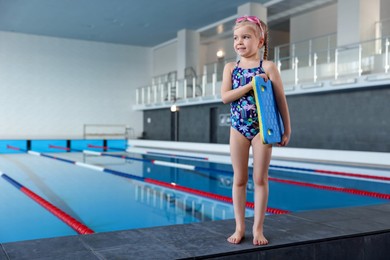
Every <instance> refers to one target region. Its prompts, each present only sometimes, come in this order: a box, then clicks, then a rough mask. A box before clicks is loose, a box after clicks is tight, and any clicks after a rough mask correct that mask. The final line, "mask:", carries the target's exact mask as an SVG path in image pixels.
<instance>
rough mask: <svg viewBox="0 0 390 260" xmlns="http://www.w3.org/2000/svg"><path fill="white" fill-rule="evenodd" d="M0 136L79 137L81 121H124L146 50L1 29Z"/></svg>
mask: <svg viewBox="0 0 390 260" xmlns="http://www.w3.org/2000/svg"><path fill="white" fill-rule="evenodd" d="M0 39H1V41H0V93H1V95H0V104H1V117H0V125H1V127H0V139H10V138H16V139H19V138H20V139H29V138H31V139H38V138H40V139H45V138H48V139H50V138H69V139H70V138H81V137H82V131H83V124H85V123H93V124H96V123H99V124H127V125H129V126H130V127H133V128H134V129H135V133H136V135H137V136H138V135H140V133H141V132H142V131H143V123H142V112H136V111H133V110H132V105H133V104H135V89H136V88H137V87H139V86H142V85H145V84H146V83H147V82H148V81H149V79H150V76H151V66H150V64H151V49H150V48H143V47H134V46H126V45H116V44H108V43H97V42H88V41H79V40H68V39H59V38H52V37H43V36H34V35H26V34H16V33H9V32H0Z"/></svg>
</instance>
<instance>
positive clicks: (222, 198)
mask: <svg viewBox="0 0 390 260" xmlns="http://www.w3.org/2000/svg"><path fill="white" fill-rule="evenodd" d="M145 182H147V183H152V184H155V185H159V186H164V187H167V188H170V189H175V190H179V191H184V192H187V193H192V194H196V195H199V196H203V197H207V198H211V199H215V200H219V201H223V202H227V203H233V200H232V198H230V197H227V196H222V195H218V194H214V193H210V192H206V191H201V190H196V189H193V188H188V187H183V186H180V185H177V184H172V183H167V182H163V181H158V180H153V179H149V178H145ZM246 207H248V208H252V209H253V208H254V203H253V202H247V203H246ZM267 212H268V213H272V214H286V213H289V211H288V210H282V209H275V208H267Z"/></svg>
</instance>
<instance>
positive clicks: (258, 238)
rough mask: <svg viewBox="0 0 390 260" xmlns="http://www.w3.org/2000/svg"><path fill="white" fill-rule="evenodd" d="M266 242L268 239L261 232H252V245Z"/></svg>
mask: <svg viewBox="0 0 390 260" xmlns="http://www.w3.org/2000/svg"><path fill="white" fill-rule="evenodd" d="M267 244H268V240H267V239H266V238H265V236H264V235H263V232H257V233H255V232H253V245H255V246H263V245H267Z"/></svg>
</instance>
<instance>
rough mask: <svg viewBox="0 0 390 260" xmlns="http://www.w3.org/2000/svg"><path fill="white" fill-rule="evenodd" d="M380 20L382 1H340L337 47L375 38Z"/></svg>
mask: <svg viewBox="0 0 390 260" xmlns="http://www.w3.org/2000/svg"><path fill="white" fill-rule="evenodd" d="M379 20H380V0H338V2H337V46H343V45H348V44H354V43H358V42H361V41H365V40H371V39H374V38H375V22H377V21H379Z"/></svg>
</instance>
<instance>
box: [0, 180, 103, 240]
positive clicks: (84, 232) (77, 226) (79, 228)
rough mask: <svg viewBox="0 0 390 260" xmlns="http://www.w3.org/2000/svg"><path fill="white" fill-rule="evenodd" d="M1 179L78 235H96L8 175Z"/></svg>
mask: <svg viewBox="0 0 390 260" xmlns="http://www.w3.org/2000/svg"><path fill="white" fill-rule="evenodd" d="M0 174H1V177H3V178H4V179H5V180H6V181H7V182H8V183H10V184H12V185H13V186H14V187H15V188H17V189H18V190H20V191H21V192H23V193H24V194H26V195H27V196H28V197H29V198H31V199H32V200H34V201H35V202H36V203H38V204H39V205H41V206H42V207H43V208H45V209H46V210H47V211H49V212H50V213H52V214H53V215H54V216H56V217H57V218H59V219H60V220H62V221H63V222H64V223H65V224H67V225H68V226H69V227H71V228H72V229H73V230H75V231H76V232H77V233H79V234H82V235H87V234H93V233H95V232H94V231H93V230H92V229H90V228H89V227H87V226H86V225H85V224H83V223H81V222H79V221H78V220H76V219H75V218H73V217H72V216H70V215H69V214H67V213H65V212H64V211H62V210H61V209H59V208H58V207H56V206H54V205H53V204H51V203H50V202H48V201H47V200H45V199H44V198H42V197H40V196H39V195H37V194H36V193H34V192H33V191H31V190H30V189H28V188H27V187H25V186H23V185H22V184H20V183H19V182H17V181H16V180H14V179H13V178H11V177H10V176H8V175H7V174H5V173H3V172H0Z"/></svg>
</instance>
